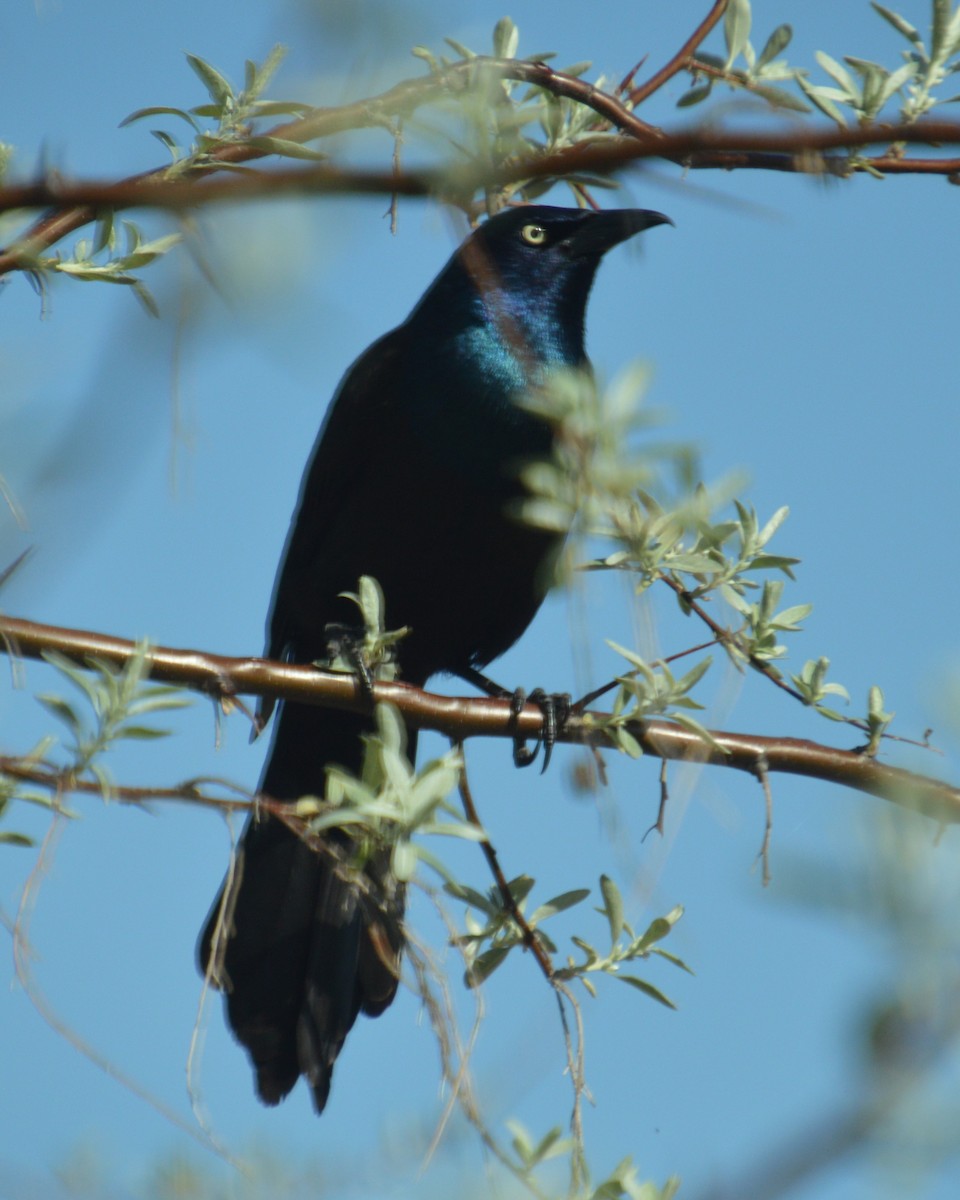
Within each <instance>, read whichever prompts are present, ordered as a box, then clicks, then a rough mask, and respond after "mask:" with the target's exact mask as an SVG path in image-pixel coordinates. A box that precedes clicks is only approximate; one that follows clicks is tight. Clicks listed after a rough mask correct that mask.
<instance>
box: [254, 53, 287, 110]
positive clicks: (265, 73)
mask: <svg viewBox="0 0 960 1200" xmlns="http://www.w3.org/2000/svg"><path fill="white" fill-rule="evenodd" d="M286 54H287V48H286V46H281V45H280V44H279V43H278V44H277V45H276V46H274V47H273V49H272V50H271V51H270V53H269V54H268V55H267V57H266V60H265V61H264V63H263V66H261V67H258V66H257V64H256V63H253V62H249V61H248V62H247V65H246V66H247V71H246V86H245V89H244V90H245V93H246V96H245V99H247V100H248V101H249V100H256V98H257V97H258V96H259V95H261V94H262V92H263V91H264V89H265V88H266V87H267V85H268V84H269V82H270V80H271V79H272V78H273V76H274V73H275V72H276V70H277V67H279V66H280V64H281V63H282V62H283V60H284V58H285V57H286Z"/></svg>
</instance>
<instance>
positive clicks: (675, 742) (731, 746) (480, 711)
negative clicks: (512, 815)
mask: <svg viewBox="0 0 960 1200" xmlns="http://www.w3.org/2000/svg"><path fill="white" fill-rule="evenodd" d="M0 643H2V648H3V649H4V650H5V651H6V652H7V653H8V654H13V655H20V656H23V657H25V658H42V657H43V654H44V652H45V651H48V650H56V651H58V652H59V653H60V654H63V655H65V656H66V657H68V658H70V659H72V660H74V661H75V662H77V663H79V664H80V665H83V664H84V662H85V660H87V659H90V658H96V659H99V660H101V661H102V662H107V663H111V664H113V665H114V666H117V667H120V666H122V665H123V664H124V663H125V662H126V661H127V659H129V658H130V657H131V655H133V654H134V652H135V650H136V644H135V643H134V642H132V641H128V640H126V639H123V638H116V637H110V636H108V635H106V634H99V633H90V632H87V631H84V630H78V629H66V628H63V627H60V626H55V625H40V624H36V623H35V622H32V621H25V620H21V619H18V618H15V617H7V616H0ZM148 661H149V663H150V677H151V678H152V679H155V680H160V681H163V682H167V683H175V684H179V685H181V686H183V687H188V688H191V689H193V690H194V691H198V692H202V693H204V694H205V695H209V696H213V697H215V698H216V699H221V700H222V699H227V700H229V699H232V698H233V697H235V696H237V695H240V694H244V695H254V696H272V697H275V698H277V699H284V700H295V701H296V702H297V703H299V704H316V705H319V706H321V707H326V708H337V709H344V710H348V711H351V712H365V711H367V709H368V704H367V702H366V700H365V698H364V695H363V692H362V690H361V688H360V687H359V685H358V683H357V681H356V679H355V678H354V676H352V675H347V674H341V673H337V672H331V671H321V670H319V669H318V668H316V667H312V666H294V665H292V664H290V663H276V662H270V661H268V660H267V659H263V658H233V657H227V656H225V655H218V654H207V653H205V652H203V651H200V650H176V649H171V648H169V647H162V646H157V647H154V648H153V649H152V650H151V651H150V652H149V654H148ZM374 698H375V700H376V701H377V702H378V703H383V702H387V703H390V704H393V705H395V706H396V707H397V708H398V709H399V710H400V712H401V713H402V714H403V716H404V719H405V720H407V721H409V722H410V724H411V725H414V726H415V727H417V728H418V729H433V730H435V731H437V732H438V733H441V734H444V735H445V736H446V737H448V738H451V739H453V740H455V741H460V740H462V739H464V738H466V737H503V738H509V739H510V740H513V739H514V738H516V737H517V736H518V735H519V736H521V737H525V738H529V739H533V738H536V737H539V736H541V735H542V732H543V714H542V712H541V711H540V709H539V708H538V707H537V706H536V705H532V704H529V705H527V706H526V707H525V708H524V709H523V710H522V711H521V712H520V714H519V715H518V716H515V715H514V714H513V713H512V712H511V704H510V701H509V700H492V699H488V698H486V697H482V698H465V697H451V696H441V695H438V694H436V693H434V692H427V691H424V690H421V689H420V688H415V687H411V686H410V685H408V684H403V683H377V684H375V685H374ZM606 717H607V714H604V713H596V712H592V713H584V714H582V715H577V716H573V717H571V718H570V720H569V721H568V722H567V724H566V725H565V726H564V728H563V729H562V730H561V731H560V734H559V737H558V740H559V741H561V742H566V743H582V744H589V745H595V746H609V745H610V744H611V740H610V738H609V737H608V736H607V735H606V734H605V733H604V732H603V730H602V728H600V727H599V726H600V725H601V724H602V722H603V721H604V720H605V719H606ZM629 729H630V732H631V734H632V735H633V736H634V737H635V738H636V739H637V741H638V742H639V743H640V745H641V747H642V748H643V750H644V752H645V753H648V754H650V755H652V756H654V757H655V758H657V759H664V758H665V759H671V760H681V761H688V762H698V763H705V764H709V765H711V766H722V767H733V768H735V769H736V770H739V771H746V772H747V773H748V774H750V775H753V776H754V777H756V775H757V773H758V771H760V770H762V771H765V772H768V773H774V772H778V773H785V774H789V775H805V776H808V777H810V778H813V779H820V780H823V781H825V782H828V783H839V784H842V785H843V786H844V787H849V788H853V789H855V790H857V791H860V792H866V793H869V794H870V795H873V796H879V797H881V798H882V799H884V800H889V801H891V802H892V803H894V804H898V805H901V806H903V807H905V808H909V809H912V810H914V811H916V812H919V813H922V814H923V815H924V816H926V817H930V818H931V819H933V820H936V821H940V822H943V823H945V824H954V823H958V822H960V788H957V787H954V786H952V785H951V784H948V783H945V782H943V781H942V780H938V779H933V778H931V777H930V776H926V775H918V774H915V773H913V772H910V771H904V770H902V769H900V768H898V767H892V766H888V765H887V764H885V763H881V762H878V761H877V759H876V758H873V757H871V756H869V755H865V754H859V753H857V752H856V751H852V750H839V749H837V748H835V747H833V746H826V745H823V744H821V743H819V742H812V741H807V740H802V739H799V738H789V737H761V736H759V735H754V734H743V733H730V732H724V731H721V730H711V732H710V736H711V738H712V739H713V743H714V744H713V745H711V744H708V743H707V742H705V741H704V740H703V739H702V738H700V737H698V736H697V735H696V734H695V733H692V732H690V731H688V730H686V729H683V728H681V727H680V726H679V725H675V724H673V723H672V722H671V721H668V720H651V721H637V722H634V723H633V724H631V725H630V726H629ZM20 761H21V762H23V760H20ZM179 798H187V797H183V796H181V797H179Z"/></svg>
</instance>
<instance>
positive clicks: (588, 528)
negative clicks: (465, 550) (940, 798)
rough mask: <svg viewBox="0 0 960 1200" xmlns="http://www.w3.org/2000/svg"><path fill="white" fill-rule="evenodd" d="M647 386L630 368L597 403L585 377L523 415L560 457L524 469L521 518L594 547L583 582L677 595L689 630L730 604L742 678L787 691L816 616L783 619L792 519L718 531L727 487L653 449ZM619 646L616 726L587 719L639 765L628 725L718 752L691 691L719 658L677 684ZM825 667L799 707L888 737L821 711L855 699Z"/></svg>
mask: <svg viewBox="0 0 960 1200" xmlns="http://www.w3.org/2000/svg"><path fill="white" fill-rule="evenodd" d="M648 382H649V371H648V370H647V369H646V368H644V367H643V366H642V365H634V366H632V367H631V368H629V369H628V370H627V371H625V372H624V373H623V374H622V375H621V376H620V377H619V378H618V379H617V380H616V381H615V382H614V383H613V384H612V385H611V386H610V387H609V388H607V389H606V391H605V392H604V393H602V394H601V392H600V391H599V390H598V388H597V386H596V384H595V381H594V379H593V376H592V375H591V374H590V373H589V372H586V371H561V372H557V373H556V374H554V375H552V376H551V377H550V379H549V380H548V381H547V382H546V384H545V385H544V386H543V387H541V388H539V389H537V390H536V391H534V392H532V393H531V394H530V395H528V396H527V397H525V398H524V400H523V401H522V403H523V405H524V407H526V408H529V409H530V410H531V411H533V412H536V413H537V414H538V415H540V416H541V417H543V418H544V419H546V420H548V421H550V422H551V423H552V424H553V425H554V427H555V449H554V452H553V455H552V457H551V458H550V459H549V460H544V461H539V462H534V463H530V464H528V465H527V466H526V467H525V469H524V471H523V480H524V483H525V484H526V486H527V488H528V490H529V492H530V497H529V498H528V499H527V500H526V501H525V502H524V503H523V504H522V506H521V508H520V515H521V516H522V517H523V518H524V519H525V520H526V521H528V522H530V523H531V524H534V525H538V526H540V527H542V528H546V529H550V530H554V531H557V532H563V533H573V534H574V535H575V539H576V540H577V541H579V542H580V543H581V544H586V546H587V547H588V548H589V550H590V551H592V552H593V553H588V555H587V557H586V560H585V561H583V562H582V563H580V564H579V569H580V570H589V571H617V572H621V573H623V572H626V573H628V574H630V575H631V577H632V579H633V583H634V588H635V591H636V592H637V593H638V594H639V593H642V592H646V591H648V590H649V589H650V588H652V587H654V586H655V585H657V584H658V583H662V582H666V583H668V584H669V585H670V589H671V591H672V593H673V595H674V596H675V598H676V601H677V603H678V604H679V606H680V610H681V612H683V613H684V614H685V615H687V616H689V615H693V614H695V613H696V614H698V615H699V614H701V613H703V612H704V610H703V608H702V604H703V602H704V601H708V600H710V599H711V598H714V597H717V598H720V599H722V600H723V601H724V602H725V603H726V605H727V612H728V613H729V617H727V618H726V619H725V615H724V613H723V612H722V611H721V612H719V613H715V618H714V619H715V622H719V625H720V633H719V634H718V633H716V631H715V637H716V638H717V640H718V642H719V645H720V646H721V648H722V649H723V650H724V651H725V652H726V654H727V655H728V657H729V658H730V659H731V661H732V662H733V663H734V664H735V665H736V666H737V667H738V669H742V668H743V667H744V666H752V667H755V668H758V669H762V670H763V671H764V673H765V674H766V675H768V676H769V677H770V678H772V679H774V680H776V681H778V682H783V680H784V677H783V676H782V674H781V673H780V671H779V669H778V667H777V666H776V665H775V664H776V663H777V662H779V661H780V660H781V659H784V658H785V657H786V655H787V647H786V645H785V644H784V642H783V635H785V634H795V633H798V632H800V631H801V627H802V622H803V621H805V620H806V618H807V617H808V616H809V615H810V612H811V611H812V606H811V605H810V604H804V603H799V604H796V603H795V604H788V605H786V606H782V605H781V600H782V597H783V593H784V588H785V579H786V580H789V581H793V579H794V576H793V567H794V566H795V565H796V564H797V561H798V560H797V559H796V558H793V557H791V556H789V555H785V554H778V553H773V552H771V550H770V543H771V541H772V540H773V538H774V537H775V535H777V534H778V533H779V531H780V529H781V527H782V526H783V523H784V522H785V520H786V518H787V516H788V514H789V510H788V509H787V508H786V507H782V508H779V509H778V510H777V511H776V512H775V513H773V515H772V516H771V517H770V518H769V519H768V520H766V521H765V522H762V523H761V521H760V520H759V518H758V517H757V514H756V512H755V511H754V510H753V509H752V508H751V507H749V506H748V505H746V504H743V503H742V502H740V501H739V500H733V513H732V514H731V515H730V516H719V517H718V516H717V515H716V512H717V510H718V509H720V508H722V507H726V504H727V502H728V500H729V499H730V491H731V484H730V483H729V482H726V483H724V484H722V485H720V486H717V487H713V488H712V489H711V488H706V487H704V486H703V485H702V484H697V483H695V479H696V461H695V456H694V455H693V453H692V452H691V451H690V450H689V448H685V447H682V446H680V447H677V446H672V447H662V446H656V445H654V444H651V443H650V441H649V433H650V429H651V426H652V425H653V424H654V417H653V416H652V414H651V413H650V412H649V410H648V409H647V408H646V407H645V405H644V399H645V393H646V390H647V386H648ZM671 474H672V476H673V477H674V480H675V484H674V486H673V488H672V489H671V486H670V483H669V477H670V475H671ZM671 490H672V496H671ZM784 577H785V578H784ZM731 617H732V621H731V620H730V618H731ZM610 644H611V645H612V647H613V649H614V650H616V651H617V653H618V654H620V655H622V656H623V657H624V658H625V659H626V661H627V663H628V664H629V669H628V670H627V671H625V672H624V674H623V675H622V676H620V677H619V678H618V682H619V684H620V689H619V691H618V692H617V694H616V696H615V699H614V703H613V706H612V712H611V714H610V715H609V717H607V718H606V719H597V718H590V719H591V720H593V721H594V724H595V726H596V727H598V728H602V729H603V730H604V731H605V732H606V733H607V734H608V735H609V736H610V737H611V738H612V739H613V741H614V742H615V744H616V745H617V746H618V747H619V748H620V749H621V750H623V751H624V752H625V753H627V754H629V755H631V756H633V757H637V756H639V755H640V754H641V753H642V751H641V747H640V743H639V742H638V741H637V738H636V737H635V736H634V733H633V732H632V731H631V725H632V724H633V723H635V722H637V721H643V720H647V719H649V718H651V717H665V718H667V719H669V720H671V721H674V722H675V723H676V724H678V725H681V726H683V727H684V728H686V729H689V730H690V731H691V732H693V733H696V734H697V736H698V737H700V738H702V739H703V741H704V742H705V743H706V744H708V745H710V746H714V745H715V743H714V742H713V740H712V738H711V737H710V734H709V733H708V731H707V730H706V729H705V728H704V727H703V726H702V725H701V724H700V723H699V722H698V721H697V720H696V719H695V718H694V717H693V716H692V715H691V712H692V711H693V710H696V709H698V708H700V707H701V705H700V704H699V703H698V701H697V699H696V696H695V690H696V688H697V687H698V685H699V684H700V682H701V680H702V679H703V677H704V675H705V674H706V673H707V671H708V669H709V667H710V665H711V659H710V657H708V656H701V657H700V658H699V659H698V660H697V661H696V662H695V665H693V666H692V667H690V668H689V669H687V670H686V671H685V672H684V673H683V674H681V675H680V676H679V677H678V676H677V675H675V674H674V673H673V671H672V670H671V669H670V667H669V666H668V665H667V663H664V662H652V663H648V662H646V661H645V660H644V658H643V657H642V656H641V655H640V654H639V653H638V652H637V651H636V650H634V649H631V648H627V647H623V646H619V645H616V644H614V643H610ZM828 665H829V660H828V659H826V658H823V657H821V658H818V659H815V660H811V661H810V662H808V663H807V664H806V666H805V667H804V668H803V669H802V670H801V672H800V673H799V675H796V676H793V677H792V683H793V691H794V695H795V698H796V699H798V700H800V701H801V702H802V703H804V704H807V705H809V706H810V707H812V708H813V709H815V711H817V712H819V713H820V714H821V715H823V716H824V717H827V718H829V719H831V720H837V721H845V722H850V721H854V722H855V723H856V724H857V725H858V727H859V728H862V729H863V730H864V731H865V732H867V733H868V735H869V736H870V737H871V739H872V738H873V736H874V734H873V731H874V729H878V730H879V732H878V733H877V736H880V735H881V734H882V733H883V731H884V729H885V728H886V726H885V725H883V726H882V727H881V726H880V725H879V724H878V719H877V718H876V717H875V716H872V715H871V713H872V712H873V711H874V710H873V704H872V701H871V708H870V710H869V711H868V712H867V714H866V715H865V716H863V717H860V718H851V717H845V716H842V715H841V714H840V713H838V712H836V710H834V709H832V708H829V707H827V706H826V705H824V704H823V703H822V701H823V699H824V698H825V697H827V696H838V697H841V698H843V699H848V696H847V691H846V689H845V688H844V687H843V686H842V684H839V683H833V682H831V683H827V682H826V681H825V676H826V671H827V667H828ZM788 690H789V689H788Z"/></svg>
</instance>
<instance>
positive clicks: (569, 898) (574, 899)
mask: <svg viewBox="0 0 960 1200" xmlns="http://www.w3.org/2000/svg"><path fill="white" fill-rule="evenodd" d="M589 895H590V889H589V888H574V889H573V890H571V891H569V892H561V893H560V895H559V896H554V897H553V899H552V900H547V901H546V902H545V903H543V904H540V905H538V906H537V908H535V909H534V910H533V912H532V913H531V914H530V924H531V925H537V924H539V922H540V921H545V920H546V919H547V918H548V917H552V916H555V915H556V914H557V913H560V912H565V911H566V910H567V909H568V908H573V906H574V905H575V904H580V903H581V902H582V901H584V900H586V898H587V897H588V896H589Z"/></svg>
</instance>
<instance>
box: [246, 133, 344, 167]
mask: <svg viewBox="0 0 960 1200" xmlns="http://www.w3.org/2000/svg"><path fill="white" fill-rule="evenodd" d="M247 145H248V146H252V147H253V148H254V149H255V150H262V151H263V152H264V153H265V154H278V155H280V157H281V158H303V159H307V160H308V161H309V162H324V161H325V160H326V159H327V158H329V155H327V154H324V153H323V152H322V151H320V150H312V149H311V148H310V147H309V146H304V145H302V144H301V143H300V142H292V141H290V139H289V138H278V137H266V136H263V137H251V138H247Z"/></svg>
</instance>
